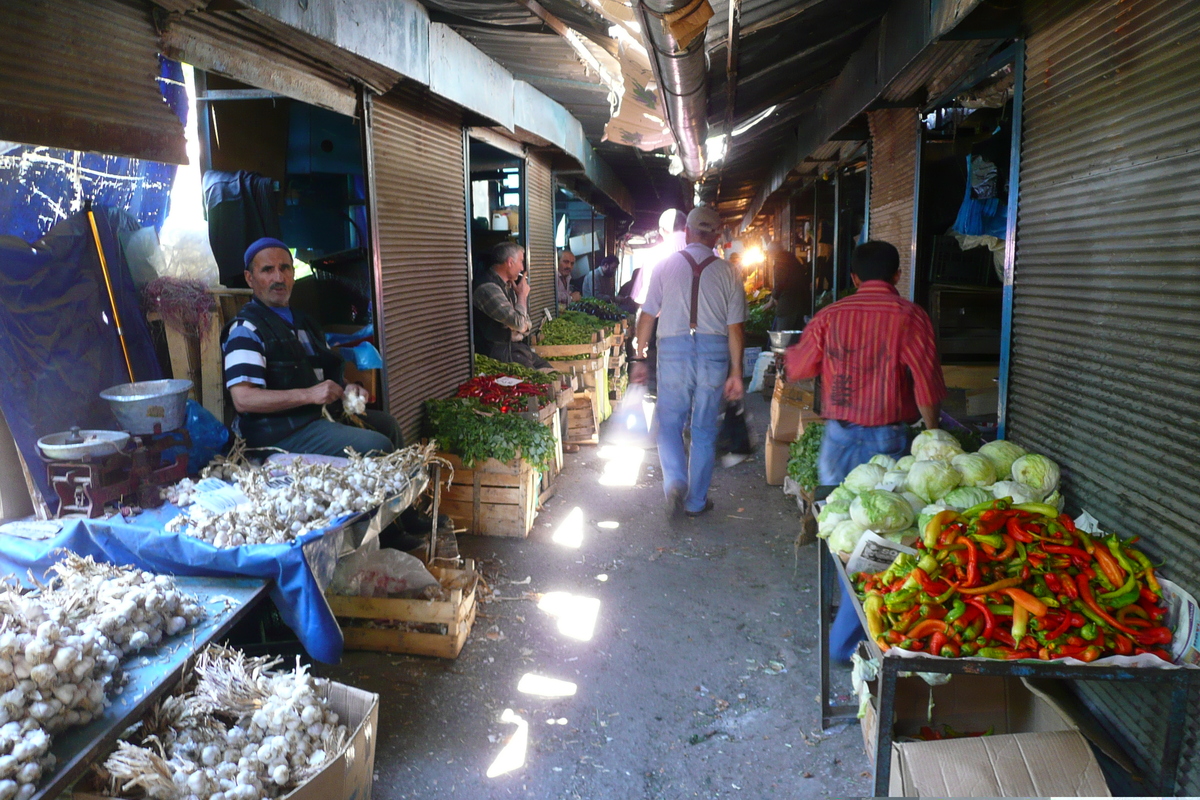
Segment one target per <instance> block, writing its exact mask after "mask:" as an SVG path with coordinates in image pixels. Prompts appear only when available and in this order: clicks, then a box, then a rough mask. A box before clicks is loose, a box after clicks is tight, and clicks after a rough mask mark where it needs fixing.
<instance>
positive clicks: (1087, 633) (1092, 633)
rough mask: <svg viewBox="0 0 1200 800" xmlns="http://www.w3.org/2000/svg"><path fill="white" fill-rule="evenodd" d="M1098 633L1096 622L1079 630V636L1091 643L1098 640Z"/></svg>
mask: <svg viewBox="0 0 1200 800" xmlns="http://www.w3.org/2000/svg"><path fill="white" fill-rule="evenodd" d="M1097 633H1099V631H1097V630H1096V623H1094V622H1089V623H1088V624H1087V625H1084V626H1083V627H1082V628H1080V629H1079V636H1080V637H1081V638H1083V639H1086V640H1087V641H1089V642H1090V641H1092V640H1093V639H1095V638H1096V634H1097Z"/></svg>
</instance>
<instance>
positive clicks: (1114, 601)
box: [1104, 584, 1142, 608]
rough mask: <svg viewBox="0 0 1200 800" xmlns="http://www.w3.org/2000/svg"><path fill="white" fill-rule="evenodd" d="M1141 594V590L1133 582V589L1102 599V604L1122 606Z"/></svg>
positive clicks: (1131, 602) (1136, 599) (1130, 603)
mask: <svg viewBox="0 0 1200 800" xmlns="http://www.w3.org/2000/svg"><path fill="white" fill-rule="evenodd" d="M1141 596H1142V590H1141V589H1139V588H1138V587H1137V585H1136V584H1135V585H1134V587H1133V589H1132V590H1130V591H1128V592H1126V593H1125V594H1123V595H1120V596H1118V597H1113V598H1110V599H1108V600H1105V601H1104V605H1106V606H1108V607H1110V608H1124V607H1125V606H1128V605H1132V604H1134V603H1136V602H1137V601H1138V598H1140V597H1141Z"/></svg>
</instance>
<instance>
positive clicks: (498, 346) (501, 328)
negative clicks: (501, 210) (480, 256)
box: [471, 242, 551, 371]
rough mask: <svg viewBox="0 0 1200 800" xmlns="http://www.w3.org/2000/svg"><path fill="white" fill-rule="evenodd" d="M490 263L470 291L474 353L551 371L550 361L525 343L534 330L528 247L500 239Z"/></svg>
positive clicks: (493, 249) (492, 253)
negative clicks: (530, 311) (526, 275)
mask: <svg viewBox="0 0 1200 800" xmlns="http://www.w3.org/2000/svg"><path fill="white" fill-rule="evenodd" d="M491 262H492V263H491V269H489V270H488V271H487V272H485V273H483V274H482V275H480V276H479V277H478V278H477V279H476V280H475V289H474V291H473V292H472V293H471V301H472V305H473V306H474V307H475V352H477V353H482V354H483V355H485V356H488V357H489V358H494V359H496V360H497V361H507V362H511V363H514V364H521V365H523V366H526V367H532V368H533V369H540V370H546V371H549V370H550V369H551V367H550V363H549V362H548V361H546V359H544V358H542V357H541V356H539V355H538V354H537V353H535V352H533V348H531V347H530V346H529V345H528V344H526V343H525V335H526V334H528V333H529V332H530V331H531V330H532V329H533V321H532V320H530V318H529V281H528V280H526V278H525V250H524V249H523V248H522V247H521V245H519V244H516V243H514V242H501V243H500V244H498V245H496V246H495V247H493V248H492V252H491Z"/></svg>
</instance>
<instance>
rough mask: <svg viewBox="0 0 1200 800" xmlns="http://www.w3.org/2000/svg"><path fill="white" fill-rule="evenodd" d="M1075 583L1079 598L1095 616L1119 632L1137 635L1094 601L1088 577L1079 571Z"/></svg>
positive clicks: (1098, 549) (1098, 550)
mask: <svg viewBox="0 0 1200 800" xmlns="http://www.w3.org/2000/svg"><path fill="white" fill-rule="evenodd" d="M1096 552H1097V553H1099V552H1100V548H1096ZM1075 585H1076V586H1078V587H1079V597H1080V599H1082V600H1083V602H1084V603H1085V604H1086V605H1087V607H1088V608H1090V609H1091V610H1092V613H1094V614H1095V615H1096V616H1098V617H1100V619H1102V620H1104V621H1105V622H1107V623H1108V624H1109V625H1111V626H1112V627H1114V628H1116V629H1117V630H1119V631H1120V632H1121V633H1128V634H1130V635H1132V636H1136V635H1137V634H1136V632H1135V631H1134V630H1133V629H1132V628H1130V627H1129V626H1127V625H1122V624H1121V623H1120V622H1118V621H1117V619H1116V618H1115V617H1114V616H1113V615H1112V614H1109V613H1108V612H1107V611H1105V610H1104V609H1103V608H1101V607H1100V604H1099V603H1097V602H1096V598H1095V597H1093V596H1092V586H1091V584H1090V583H1088V579H1087V576H1086V575H1084V574H1082V573H1080V574H1079V575H1076V576H1075Z"/></svg>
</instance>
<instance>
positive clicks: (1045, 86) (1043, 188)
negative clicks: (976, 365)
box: [1008, 0, 1200, 795]
mask: <svg viewBox="0 0 1200 800" xmlns="http://www.w3.org/2000/svg"><path fill="white" fill-rule="evenodd" d="M1027 6H1028V10H1027V12H1026V19H1027V21H1028V25H1029V38H1028V42H1027V48H1028V49H1027V67H1026V72H1025V74H1026V75H1027V76H1028V77H1027V79H1026V82H1025V106H1024V108H1025V133H1024V144H1023V150H1022V161H1021V187H1020V188H1021V198H1020V213H1019V217H1018V223H1019V227H1018V236H1017V262H1016V271H1015V276H1014V283H1013V294H1014V298H1013V328H1012V372H1011V378H1010V384H1009V394H1008V426H1009V431H1010V435H1011V436H1012V438H1014V439H1015V440H1017V441H1018V442H1020V443H1021V444H1023V445H1025V446H1027V447H1030V448H1032V449H1034V450H1038V451H1041V452H1044V453H1046V454H1047V455H1049V456H1050V457H1052V458H1054V459H1056V460H1058V461H1059V462H1061V464H1062V465H1063V469H1064V486H1065V488H1066V491H1067V493H1068V494H1067V497H1068V498H1069V499H1070V500H1071V501H1072V502H1073V503H1074V504H1076V505H1077V506H1078V507H1080V508H1084V509H1087V510H1088V511H1089V512H1090V513H1092V514H1093V515H1095V516H1096V517H1097V518H1098V519H1099V520H1100V523H1101V525H1102V526H1103V527H1104V528H1105V529H1106V530H1114V531H1117V532H1118V533H1120V534H1122V535H1125V536H1129V535H1133V534H1138V535H1140V536H1142V537H1143V543H1144V545H1145V547H1146V549H1147V550H1149V551H1150V553H1151V555H1152V557H1153V558H1154V559H1155V560H1161V559H1166V560H1167V566H1166V571H1167V576H1168V577H1170V578H1171V579H1172V580H1175V581H1176V582H1178V583H1179V584H1181V585H1182V586H1183V587H1184V588H1185V589H1187V590H1188V591H1189V592H1191V593H1192V594H1193V595H1196V594H1197V593H1198V592H1200V572H1197V570H1196V567H1197V566H1198V565H1200V537H1198V535H1197V532H1196V528H1195V520H1196V519H1197V518H1198V517H1200V494H1198V489H1200V466H1198V465H1197V461H1196V453H1197V452H1198V451H1200V426H1197V425H1196V408H1197V400H1196V398H1197V392H1198V389H1200V355H1198V351H1197V346H1196V343H1197V342H1198V341H1200V262H1198V261H1197V257H1196V242H1197V241H1200V48H1197V47H1196V44H1195V43H1196V40H1197V37H1198V36H1200V3H1197V2H1194V0H1189V2H1178V1H1177V0H1135V1H1134V2H1128V0H1105V1H1104V2H1089V3H1083V2H1071V3H1053V4H1052V3H1037V2H1031V3H1028V4H1027ZM1078 686H1079V687H1080V691H1081V692H1083V693H1084V695H1085V697H1086V698H1087V699H1089V700H1090V701H1091V702H1092V703H1093V704H1094V705H1095V706H1096V708H1097V710H1098V711H1099V712H1101V713H1102V714H1103V715H1105V716H1107V717H1109V719H1110V720H1111V721H1113V722H1114V724H1115V725H1116V726H1117V727H1118V728H1120V729H1121V730H1123V732H1125V733H1126V735H1127V737H1128V738H1129V739H1130V740H1131V749H1132V751H1133V753H1132V754H1133V755H1134V756H1135V757H1136V758H1138V760H1140V761H1141V764H1142V766H1143V767H1148V768H1149V770H1150V772H1151V774H1154V773H1155V772H1156V769H1155V768H1154V767H1153V766H1152V765H1153V764H1154V763H1155V761H1156V760H1157V759H1158V757H1159V754H1160V753H1161V748H1162V728H1163V722H1164V716H1165V711H1166V709H1165V708H1164V703H1165V699H1166V698H1165V695H1162V694H1159V693H1158V692H1154V691H1151V690H1148V689H1144V688H1140V687H1138V686H1136V685H1133V686H1132V687H1131V685H1130V684H1109V685H1107V687H1108V688H1105V687H1106V685H1105V684H1102V683H1101V682H1088V683H1080V684H1078ZM1189 711H1190V713H1189V715H1188V716H1189V725H1190V726H1191V730H1190V731H1189V732H1188V735H1187V738H1186V741H1185V745H1184V747H1185V751H1184V762H1183V765H1182V767H1181V770H1180V773H1179V780H1180V785H1179V787H1178V789H1177V793H1178V794H1184V795H1196V794H1200V769H1197V768H1196V764H1195V759H1196V752H1195V745H1196V734H1197V730H1198V728H1197V720H1200V714H1198V713H1197V709H1196V708H1195V707H1194V706H1193V707H1192V708H1191V709H1190V710H1189Z"/></svg>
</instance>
